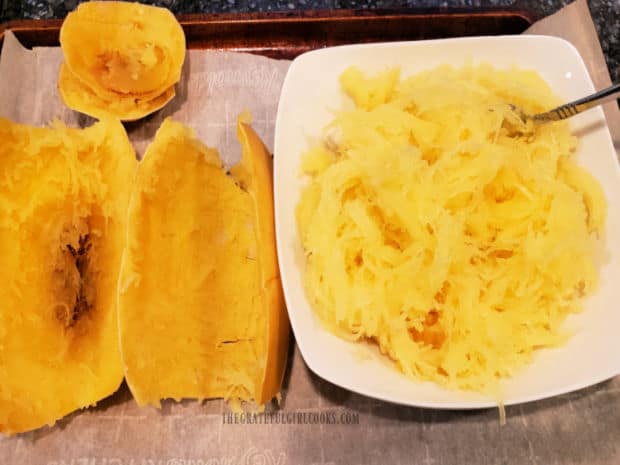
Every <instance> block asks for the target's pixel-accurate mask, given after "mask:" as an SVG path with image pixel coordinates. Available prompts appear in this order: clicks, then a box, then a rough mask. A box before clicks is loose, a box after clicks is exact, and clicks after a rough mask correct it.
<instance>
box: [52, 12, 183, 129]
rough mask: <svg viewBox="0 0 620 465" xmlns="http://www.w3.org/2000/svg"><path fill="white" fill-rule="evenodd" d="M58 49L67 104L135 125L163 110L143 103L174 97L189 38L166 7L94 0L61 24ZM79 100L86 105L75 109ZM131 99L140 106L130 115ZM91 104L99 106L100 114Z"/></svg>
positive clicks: (61, 87) (60, 80)
mask: <svg viewBox="0 0 620 465" xmlns="http://www.w3.org/2000/svg"><path fill="white" fill-rule="evenodd" d="M60 44H61V47H62V50H63V55H64V65H63V69H64V70H61V76H59V78H60V79H59V86H60V90H61V95H62V97H63V100H64V101H65V103H66V104H67V106H69V107H71V108H73V109H75V110H77V111H82V112H85V111H90V113H86V114H89V115H90V116H95V117H98V116H99V114H101V113H102V112H103V113H105V114H112V115H114V116H117V117H118V118H120V119H121V120H133V119H138V117H143V116H146V115H147V114H149V113H151V112H153V111H155V110H156V109H158V108H160V107H161V106H162V105H159V106H158V105H156V104H152V105H144V102H153V101H155V100H156V101H157V102H158V103H159V104H162V102H163V104H165V102H167V101H169V100H170V99H171V98H172V96H173V95H174V90H173V89H174V85H175V84H176V83H177V82H178V81H179V79H180V77H181V70H182V67H183V62H184V60H185V35H184V32H183V29H182V28H181V25H180V24H179V23H178V21H177V20H176V18H175V17H174V15H173V14H172V13H171V12H170V11H169V10H167V9H165V8H160V7H155V6H150V5H142V4H139V3H131V2H121V1H110V2H108V1H92V2H87V3H82V4H80V5H78V8H77V9H76V10H74V11H72V12H71V13H69V15H67V17H66V19H65V21H64V22H63V24H62V27H61V30H60ZM62 73H64V76H63V75H62ZM68 75H71V76H72V77H73V79H68V77H67V76H68ZM65 86H67V88H66V87H65ZM76 88H79V89H80V92H76V91H75V89H76ZM164 94H165V98H164V97H162V95H164ZM67 96H71V98H65V97H67ZM81 96H84V99H85V102H82V104H81V105H76V101H77V102H79V100H80V98H81ZM92 96H96V97H97V99H93V98H92ZM131 99H136V100H137V101H139V102H142V104H140V105H136V106H135V107H134V108H132V109H131V110H132V112H131V114H129V115H127V114H126V112H127V111H128V108H127V107H128V105H129V103H130V101H131ZM117 100H119V103H118V104H115V105H112V106H110V105H106V102H115V101H117ZM93 104H97V105H98V108H97V111H96V113H97V114H94V113H93V106H94V105H93ZM77 106H79V107H80V108H76V107H77ZM123 109H125V113H124V112H123ZM140 111H141V112H140ZM138 115H140V116H138Z"/></svg>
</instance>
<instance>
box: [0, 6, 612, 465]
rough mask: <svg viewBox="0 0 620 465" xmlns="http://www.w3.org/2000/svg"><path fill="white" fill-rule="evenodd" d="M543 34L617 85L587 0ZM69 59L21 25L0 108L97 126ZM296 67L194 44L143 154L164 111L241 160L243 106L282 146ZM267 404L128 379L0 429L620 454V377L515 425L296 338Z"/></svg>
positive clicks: (251, 449) (218, 456)
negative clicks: (367, 386)
mask: <svg viewBox="0 0 620 465" xmlns="http://www.w3.org/2000/svg"><path fill="white" fill-rule="evenodd" d="M532 32H535V33H538V34H552V35H563V36H564V37H565V38H567V39H568V40H570V41H572V42H573V43H574V44H575V45H576V46H577V47H578V49H579V50H580V52H581V54H582V56H583V57H584V60H585V61H586V63H587V65H588V67H589V69H590V73H591V75H592V77H593V79H594V81H595V83H596V85H597V87H603V86H604V85H606V81H605V79H607V80H609V76H608V74H606V73H607V71H606V67H605V62H604V60H603V57H602V54H601V52H600V45H599V43H598V39H597V36H596V33H595V31H594V29H593V27H592V22H591V18H590V16H589V12H588V10H587V5H586V3H585V1H581V0H580V1H578V2H576V3H575V4H573V5H571V6H569V7H568V8H566V9H564V10H562V11H560V12H559V13H557V14H556V15H553V16H552V17H549V18H547V19H545V20H543V21H541V22H540V24H537V25H535V26H534V27H533V28H532ZM567 35H568V37H567ZM60 59H61V55H60V50H59V49H35V50H33V51H25V50H23V49H22V48H21V47H20V46H19V45H18V44H17V43H16V40H15V39H14V37H13V36H12V35H11V34H8V35H7V36H6V38H5V45H4V50H3V52H2V57H1V59H0V116H5V117H9V118H11V119H13V120H15V121H19V122H23V123H32V124H45V123H47V122H49V121H50V120H52V119H54V118H59V119H61V120H63V121H65V122H66V123H67V124H69V125H80V126H87V125H89V124H90V123H91V121H90V119H89V118H87V117H84V116H79V115H78V114H76V113H75V112H73V111H71V110H69V109H68V108H65V107H64V105H63V104H62V103H61V101H60V100H59V97H58V94H57V91H56V76H57V71H58V65H59V63H60ZM287 68H288V62H286V61H275V60H270V59H266V58H262V57H257V56H252V55H245V54H234V53H220V52H205V51H193V50H192V51H189V52H188V59H187V60H186V64H185V69H184V72H183V76H184V78H183V81H182V82H181V83H180V85H179V87H178V90H177V97H176V99H175V100H174V101H173V102H171V104H169V105H168V106H167V107H166V108H165V109H164V110H163V111H161V112H159V113H157V114H155V115H153V116H151V117H149V118H147V119H146V120H143V121H141V122H139V123H133V124H129V125H127V129H128V132H129V134H130V138H131V140H132V142H133V143H134V146H135V147H136V149H137V151H138V152H139V153H143V151H144V148H145V146H146V144H147V143H148V141H149V140H151V139H152V137H153V135H154V132H155V130H156V129H157V127H158V126H159V124H160V122H161V121H162V120H163V118H164V117H165V116H168V115H173V116H174V117H175V118H176V119H178V120H180V121H183V122H185V123H187V124H189V125H190V126H192V127H193V128H194V129H195V130H196V132H197V134H198V136H199V137H200V138H201V139H202V140H203V141H205V142H206V143H207V144H208V145H211V146H214V147H217V148H218V149H219V150H220V152H221V154H222V158H223V159H224V160H225V162H226V164H228V165H230V164H232V163H234V162H235V161H236V160H237V159H238V157H239V147H238V144H237V142H236V137H235V125H234V122H235V118H236V116H237V114H238V113H240V112H241V111H242V110H244V109H249V110H250V111H251V113H252V114H253V116H254V126H255V128H256V129H257V131H258V133H259V134H260V135H261V136H262V137H263V139H264V140H265V142H266V144H267V146H268V147H270V148H273V131H274V120H275V115H276V109H277V103H278V96H279V92H280V87H281V85H282V81H283V79H284V75H285V73H286V70H287ZM611 112H612V113H613V108H611ZM616 112H617V108H616ZM607 118H608V119H609V122H610V126H611V127H612V129H613V130H614V131H615V139H616V141H619V140H620V135H619V134H618V133H619V132H620V124H618V120H614V121H612V120H613V118H617V115H615V116H614V114H610V113H608V114H607ZM1 143H2V141H0V144H1ZM617 147H620V145H617ZM1 382H2V380H0V383H1ZM267 410H268V411H269V412H279V413H280V414H281V416H279V417H278V416H274V417H270V419H268V417H265V418H264V421H263V424H241V423H238V424H235V423H234V419H231V418H230V417H227V416H226V415H227V413H228V412H229V409H228V407H227V406H226V405H225V404H224V403H223V402H222V401H219V400H212V401H207V402H205V403H204V404H198V403H197V402H193V401H184V402H181V403H174V402H165V403H164V404H163V408H162V409H161V410H156V409H154V408H138V406H137V405H136V403H135V402H134V401H133V400H132V398H131V394H130V393H129V391H128V389H127V387H126V386H125V385H123V386H121V388H120V390H119V391H118V392H117V393H116V394H115V395H113V396H112V397H110V398H108V399H105V400H103V401H102V402H100V403H99V405H97V406H96V407H93V408H90V409H87V410H84V411H82V412H76V413H74V414H72V415H70V416H68V417H67V418H64V419H62V420H60V421H59V422H58V423H57V424H56V425H55V426H54V427H51V428H47V427H46V428H42V429H40V430H37V431H34V432H31V433H27V434H22V435H19V436H16V437H12V438H6V437H2V436H0V465H5V464H6V465H9V464H15V465H17V464H19V465H31V464H36V465H61V464H62V465H205V464H208V465H224V464H227V465H236V464H238V465H285V464H293V465H296V464H300V465H301V464H339V465H340V464H344V465H348V464H355V465H357V464H360V465H362V464H371V463H372V464H374V463H377V464H386V465H389V464H394V465H395V464H409V463H414V464H423V465H451V464H457V463H458V464H460V465H462V464H463V465H464V464H475V465H487V464H489V465H490V464H503V465H512V464H515V465H516V464H519V465H522V464H531V465H536V464H541V465H542V464H544V465H552V464H560V463H561V464H563V465H574V464H584V465H585V464H587V465H612V464H613V465H617V464H618V463H620V445H619V444H618V441H617V439H618V437H620V413H619V412H620V379H618V378H616V379H614V380H611V381H607V382H604V383H601V384H599V385H596V386H593V387H590V388H587V389H583V390H580V391H577V392H574V393H570V394H567V395H563V396H559V397H555V398H552V399H548V400H544V401H539V402H535V403H531V404H524V405H520V406H514V407H508V408H507V416H508V423H507V425H506V426H503V427H500V425H499V421H498V414H497V411H495V410H492V409H490V410H480V411H472V412H450V411H440V410H424V409H417V408H409V407H403V406H398V405H393V404H388V403H384V402H381V401H378V400H374V399H369V398H366V397H364V396H360V395H357V394H353V393H351V392H348V391H346V390H343V389H340V388H338V387H336V386H333V385H331V384H329V383H327V382H325V381H322V380H321V379H320V378H318V377H317V376H315V375H314V374H313V373H311V372H310V371H309V370H308V368H306V366H305V365H304V363H303V361H302V359H301V357H300V355H299V352H298V350H297V349H296V348H295V347H294V345H292V346H291V351H290V356H289V364H288V368H287V372H286V375H285V381H284V388H283V402H282V404H281V407H280V409H278V408H277V407H275V406H274V405H271V406H268V409H267ZM290 414H293V416H291V415H290ZM303 414H305V416H304V415H303ZM267 422H269V423H270V424H264V423H267Z"/></svg>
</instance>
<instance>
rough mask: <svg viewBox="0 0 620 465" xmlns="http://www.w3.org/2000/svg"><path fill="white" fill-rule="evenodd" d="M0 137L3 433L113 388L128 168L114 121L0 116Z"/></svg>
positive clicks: (126, 147) (129, 155)
mask: <svg viewBox="0 0 620 465" xmlns="http://www.w3.org/2000/svg"><path fill="white" fill-rule="evenodd" d="M0 139H1V140H2V141H3V144H0V204H1V205H2V208H1V209H0V283H1V284H0V432H1V433H5V434H8V435H11V434H15V433H20V432H25V431H29V430H33V429H36V428H39V427H41V426H44V425H52V424H54V423H55V421H56V420H58V419H60V418H61V417H63V416H65V415H67V414H69V413H71V412H72V411H74V410H77V409H80V408H85V407H88V406H90V405H94V404H95V403H96V402H98V401H99V400H101V399H103V398H105V397H107V396H109V395H110V394H112V393H114V392H115V391H116V390H117V389H118V387H119V386H120V384H121V382H122V379H123V372H122V364H121V358H120V351H119V348H118V323H117V310H116V286H117V277H118V270H119V267H120V258H121V253H122V250H123V248H124V243H125V226H126V217H125V213H126V208H127V203H128V200H129V186H130V184H131V180H132V178H133V176H134V172H135V168H136V164H137V162H136V159H135V154H134V152H133V148H132V147H131V145H130V143H129V140H128V138H127V135H126V133H125V131H124V129H123V127H122V125H121V124H120V122H118V121H108V120H106V121H102V122H100V123H97V124H96V125H94V126H92V127H90V128H88V129H85V130H77V129H68V128H66V127H63V126H61V125H57V126H56V127H55V128H32V127H28V126H25V125H18V124H14V123H11V122H10V121H8V120H3V119H0ZM80 296H81V297H80ZM80 302H82V304H80Z"/></svg>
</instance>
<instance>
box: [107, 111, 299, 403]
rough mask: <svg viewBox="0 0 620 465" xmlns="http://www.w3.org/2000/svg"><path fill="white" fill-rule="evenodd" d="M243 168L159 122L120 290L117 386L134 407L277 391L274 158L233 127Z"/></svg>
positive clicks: (282, 339) (135, 202)
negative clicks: (125, 389) (121, 376)
mask: <svg viewBox="0 0 620 465" xmlns="http://www.w3.org/2000/svg"><path fill="white" fill-rule="evenodd" d="M238 133H239V137H240V142H241V145H242V147H243V158H242V162H241V163H240V164H239V165H237V166H236V167H234V168H233V169H232V170H231V173H232V176H229V175H227V174H226V172H225V170H224V168H223V166H222V162H221V161H220V158H219V156H218V153H217V151H216V150H214V149H211V148H208V147H206V146H205V145H203V144H202V143H201V142H200V141H198V140H197V139H196V137H195V136H194V134H193V132H192V131H191V130H190V129H189V128H187V127H185V126H183V125H182V124H181V123H177V122H173V121H172V120H170V119H167V120H165V121H164V123H163V124H162V126H161V127H160V128H159V130H158V131H157V134H156V136H155V140H154V142H153V143H152V144H151V145H150V146H149V148H148V149H147V151H146V154H145V156H144V159H143V160H142V162H141V163H140V167H139V169H138V175H137V177H136V182H135V184H134V187H133V193H132V200H131V204H130V208H129V227H128V237H129V239H128V247H127V249H126V251H125V255H124V258H123V264H122V267H121V279H120V281H119V283H120V284H119V322H120V339H121V347H122V349H121V351H122V355H123V360H124V363H125V370H126V371H125V377H126V379H127V383H128V385H129V387H130V389H131V392H132V393H133V395H134V397H135V399H136V401H137V402H138V404H140V405H144V404H153V405H157V406H159V405H160V399H166V398H173V399H177V400H179V399H182V398H197V399H207V398H213V397H224V398H226V399H231V400H235V401H238V400H254V401H256V403H257V404H259V405H262V404H264V403H265V402H268V401H269V400H271V399H272V398H273V397H274V396H275V395H276V394H277V393H278V392H279V391H280V384H281V382H282V376H283V373H284V367H285V362H286V353H287V344H288V321H287V319H286V310H285V308H284V300H283V296H282V289H281V286H280V277H279V271H278V267H277V260H276V253H275V238H274V232H273V199H272V182H271V158H270V156H269V154H268V152H267V150H266V149H265V147H264V145H263V144H262V142H261V141H260V139H259V138H258V136H256V134H255V133H254V131H253V130H252V129H251V127H250V126H249V125H247V124H245V123H243V122H239V125H238Z"/></svg>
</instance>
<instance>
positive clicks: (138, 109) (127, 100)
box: [58, 63, 175, 121]
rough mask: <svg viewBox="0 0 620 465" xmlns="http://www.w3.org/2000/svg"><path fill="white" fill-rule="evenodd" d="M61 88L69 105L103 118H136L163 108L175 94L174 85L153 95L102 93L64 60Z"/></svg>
mask: <svg viewBox="0 0 620 465" xmlns="http://www.w3.org/2000/svg"><path fill="white" fill-rule="evenodd" d="M58 89H59V92H60V95H61V97H62V100H63V101H64V102H65V103H66V104H67V106H68V107H70V108H72V109H74V110H76V111H79V112H80V113H84V114H86V115H90V116H94V117H96V118H102V117H106V116H110V115H112V116H114V115H116V116H119V115H120V116H121V117H122V120H123V121H134V120H137V119H140V118H142V117H143V116H144V115H147V114H150V113H153V112H155V111H157V110H159V109H161V108H163V107H164V106H165V105H166V104H167V103H168V102H169V101H170V100H172V99H173V98H174V96H175V90H174V86H170V87H169V88H168V89H166V90H165V91H164V92H163V93H161V94H159V95H157V96H155V97H152V98H144V97H136V96H134V95H132V94H116V95H112V96H107V97H102V96H100V95H97V94H96V93H95V92H93V90H92V89H91V88H90V87H88V86H87V85H86V84H84V83H83V82H82V81H80V79H79V78H78V77H77V76H75V75H74V74H73V73H71V71H69V69H68V68H67V65H66V63H63V64H62V65H61V68H60V74H59V76H58Z"/></svg>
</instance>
